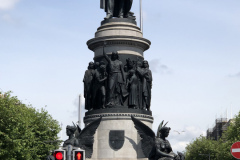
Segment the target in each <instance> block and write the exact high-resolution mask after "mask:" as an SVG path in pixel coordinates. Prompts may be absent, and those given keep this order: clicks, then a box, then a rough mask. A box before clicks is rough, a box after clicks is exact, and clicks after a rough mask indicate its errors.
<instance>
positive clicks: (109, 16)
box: [104, 14, 113, 19]
mask: <svg viewBox="0 0 240 160" xmlns="http://www.w3.org/2000/svg"><path fill="white" fill-rule="evenodd" d="M112 17H113V15H111V14H107V16H106V17H105V18H104V19H110V18H112Z"/></svg>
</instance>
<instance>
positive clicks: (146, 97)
mask: <svg viewBox="0 0 240 160" xmlns="http://www.w3.org/2000/svg"><path fill="white" fill-rule="evenodd" d="M142 64H143V65H142V72H141V73H140V75H141V76H142V78H143V109H147V110H148V111H150V105H151V90H152V72H151V70H150V69H149V65H148V61H146V60H144V61H143V62H142Z"/></svg>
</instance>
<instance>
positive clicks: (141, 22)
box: [139, 0, 143, 32]
mask: <svg viewBox="0 0 240 160" xmlns="http://www.w3.org/2000/svg"><path fill="white" fill-rule="evenodd" d="M139 4H140V29H141V31H142V32H143V13H142V0H140V2H139Z"/></svg>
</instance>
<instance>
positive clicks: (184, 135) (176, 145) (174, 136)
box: [169, 126, 206, 152]
mask: <svg viewBox="0 0 240 160" xmlns="http://www.w3.org/2000/svg"><path fill="white" fill-rule="evenodd" d="M182 131H183V132H182ZM205 133H206V131H203V130H201V129H200V128H197V127H194V126H187V127H184V128H183V130H179V131H174V129H172V130H171V132H170V136H169V142H170V144H171V146H172V148H173V151H174V152H177V151H180V152H182V151H184V150H185V147H186V146H187V144H189V143H191V142H192V141H193V140H194V139H196V138H197V137H199V136H200V135H205Z"/></svg>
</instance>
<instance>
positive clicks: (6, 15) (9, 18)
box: [1, 14, 13, 23]
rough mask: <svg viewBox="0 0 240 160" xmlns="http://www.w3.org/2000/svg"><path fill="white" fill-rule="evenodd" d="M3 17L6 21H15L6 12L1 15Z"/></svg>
mask: <svg viewBox="0 0 240 160" xmlns="http://www.w3.org/2000/svg"><path fill="white" fill-rule="evenodd" d="M1 18H2V19H3V20H4V21H6V22H10V23H12V22H13V19H12V17H11V16H10V15H9V14H4V15H2V16H1Z"/></svg>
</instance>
